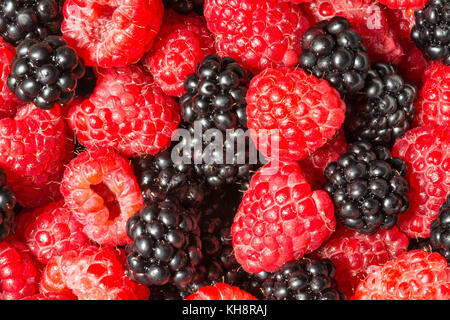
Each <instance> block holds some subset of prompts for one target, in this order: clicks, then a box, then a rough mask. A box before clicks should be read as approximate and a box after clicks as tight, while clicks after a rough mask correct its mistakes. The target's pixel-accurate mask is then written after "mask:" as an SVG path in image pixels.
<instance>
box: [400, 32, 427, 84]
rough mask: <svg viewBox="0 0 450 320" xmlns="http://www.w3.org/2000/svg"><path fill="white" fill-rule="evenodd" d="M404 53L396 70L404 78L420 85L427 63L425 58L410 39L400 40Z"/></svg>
mask: <svg viewBox="0 0 450 320" xmlns="http://www.w3.org/2000/svg"><path fill="white" fill-rule="evenodd" d="M402 43H403V48H404V49H405V52H406V55H404V56H403V58H402V59H401V60H400V63H399V64H398V70H399V73H400V75H402V76H403V77H404V78H405V79H406V80H408V81H410V82H412V83H413V84H414V85H416V87H417V88H420V87H422V82H423V81H422V75H423V74H424V72H425V70H426V69H427V67H428V65H429V63H428V61H427V60H426V59H425V57H424V55H423V53H422V51H421V50H420V49H419V48H417V47H416V45H415V44H414V42H412V41H411V39H404V41H403V40H402Z"/></svg>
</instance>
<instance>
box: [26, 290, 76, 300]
mask: <svg viewBox="0 0 450 320" xmlns="http://www.w3.org/2000/svg"><path fill="white" fill-rule="evenodd" d="M20 300H73V298H72V297H67V296H64V295H62V294H58V293H53V292H50V293H48V294H42V293H38V294H35V295H32V296H28V297H25V298H23V299H20Z"/></svg>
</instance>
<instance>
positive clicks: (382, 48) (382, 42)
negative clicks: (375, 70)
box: [303, 0, 404, 63]
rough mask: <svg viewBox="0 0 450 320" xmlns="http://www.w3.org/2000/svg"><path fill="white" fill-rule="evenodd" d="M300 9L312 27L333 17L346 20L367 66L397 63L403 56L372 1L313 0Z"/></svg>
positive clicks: (392, 34) (379, 10)
mask: <svg viewBox="0 0 450 320" xmlns="http://www.w3.org/2000/svg"><path fill="white" fill-rule="evenodd" d="M303 8H304V12H305V14H306V15H307V17H308V18H309V20H310V21H311V23H313V24H316V23H318V22H319V21H322V20H330V19H331V18H333V17H336V16H342V17H344V18H347V19H348V20H349V21H350V23H351V25H352V28H353V29H354V30H355V31H356V32H358V33H359V34H360V35H361V37H362V39H363V42H364V45H365V46H366V47H367V49H368V54H369V58H370V61H371V62H391V63H397V62H398V61H399V60H400V59H401V57H402V56H403V54H404V53H403V49H402V47H401V45H400V43H399V40H398V37H397V35H396V34H395V32H394V30H392V28H391V27H390V25H389V21H388V18H387V17H386V14H385V12H384V10H383V8H382V7H381V5H380V4H378V3H376V2H374V1H373V0H352V1H348V0H313V1H312V2H311V3H306V4H304V5H303Z"/></svg>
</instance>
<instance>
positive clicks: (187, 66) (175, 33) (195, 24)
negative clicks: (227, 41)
mask: <svg viewBox="0 0 450 320" xmlns="http://www.w3.org/2000/svg"><path fill="white" fill-rule="evenodd" d="M214 52H215V49H214V36H213V35H212V34H211V32H210V31H209V30H208V28H207V26H206V21H205V19H204V18H203V17H201V16H199V15H197V14H195V13H191V14H189V15H180V14H177V13H176V12H175V11H173V10H171V9H169V10H167V11H166V13H165V16H164V23H163V26H162V28H161V30H160V32H159V33H158V36H157V38H156V41H155V44H154V46H153V48H152V49H151V50H150V51H149V52H148V53H147V54H146V55H145V56H144V58H143V59H142V64H143V65H144V66H145V67H146V68H147V69H148V70H149V71H150V72H151V73H152V75H153V77H154V80H155V83H156V84H157V85H158V86H159V87H160V88H161V89H162V91H163V92H164V93H165V94H167V95H169V96H175V97H180V96H181V95H182V94H183V93H184V79H185V78H186V77H187V76H188V75H190V74H193V73H195V67H196V66H197V64H198V63H199V62H201V61H202V60H203V58H204V57H206V56H207V55H209V54H213V53H214Z"/></svg>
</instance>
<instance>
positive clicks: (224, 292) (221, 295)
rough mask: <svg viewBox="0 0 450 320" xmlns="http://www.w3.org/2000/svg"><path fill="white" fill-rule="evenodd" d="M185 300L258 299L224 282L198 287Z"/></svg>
mask: <svg viewBox="0 0 450 320" xmlns="http://www.w3.org/2000/svg"><path fill="white" fill-rule="evenodd" d="M186 300H258V299H256V298H255V297H254V296H252V295H251V294H250V293H248V292H245V291H244V290H241V289H239V288H238V287H232V286H230V285H228V284H226V283H217V284H215V285H213V286H206V287H202V288H200V289H199V290H198V291H197V292H196V293H193V294H191V295H190V296H189V297H187V298H186Z"/></svg>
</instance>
